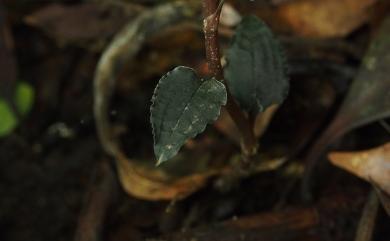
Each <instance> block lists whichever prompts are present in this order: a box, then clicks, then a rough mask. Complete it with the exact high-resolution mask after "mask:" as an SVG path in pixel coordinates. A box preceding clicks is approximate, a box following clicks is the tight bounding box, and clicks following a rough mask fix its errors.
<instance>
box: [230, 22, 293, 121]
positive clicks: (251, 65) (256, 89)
mask: <svg viewBox="0 0 390 241" xmlns="http://www.w3.org/2000/svg"><path fill="white" fill-rule="evenodd" d="M226 59H227V66H226V67H225V69H224V72H225V78H226V80H227V82H228V85H229V88H230V90H231V92H232V94H233V96H234V97H235V98H236V100H237V101H238V103H239V104H240V106H241V107H242V108H243V109H245V110H247V111H249V112H253V113H255V114H256V113H258V112H262V111H264V110H265V109H266V108H267V107H268V106H270V105H272V104H278V103H281V102H282V101H283V100H284V99H285V98H286V96H287V93H288V89H289V82H288V79H287V76H286V72H287V71H286V63H285V57H284V55H283V53H282V51H281V49H280V47H279V43H278V42H277V41H276V39H275V38H274V36H273V35H272V33H271V31H270V30H269V28H268V27H267V26H266V25H265V23H264V22H262V21H261V20H260V19H258V18H257V17H255V16H249V17H245V18H244V19H243V20H242V21H241V23H240V24H239V26H238V27H237V30H236V33H235V35H234V37H233V40H232V43H231V47H230V49H229V50H228V51H227V54H226Z"/></svg>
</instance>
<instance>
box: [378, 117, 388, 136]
mask: <svg viewBox="0 0 390 241" xmlns="http://www.w3.org/2000/svg"><path fill="white" fill-rule="evenodd" d="M379 124H381V126H382V127H383V129H385V130H386V131H387V133H389V134H390V125H389V123H387V122H386V121H385V120H384V119H382V120H380V121H379Z"/></svg>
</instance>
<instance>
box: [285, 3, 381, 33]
mask: <svg viewBox="0 0 390 241" xmlns="http://www.w3.org/2000/svg"><path fill="white" fill-rule="evenodd" d="M375 2H376V0H359V1H356V0H321V1H318V0H296V1H291V2H288V3H286V4H283V5H281V6H280V8H279V10H278V11H279V14H280V16H281V18H283V19H285V20H286V22H287V23H288V24H289V25H290V26H291V28H292V29H293V31H294V32H295V33H296V34H298V35H302V36H306V37H342V36H345V35H347V34H349V33H351V32H352V31H353V30H355V29H356V28H358V27H359V26H361V25H362V24H363V23H365V22H366V21H367V20H368V17H369V11H368V9H369V8H370V7H371V6H372V5H373V4H374V3H375Z"/></svg>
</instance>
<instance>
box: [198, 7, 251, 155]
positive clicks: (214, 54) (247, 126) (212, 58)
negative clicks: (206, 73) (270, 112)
mask: <svg viewBox="0 0 390 241" xmlns="http://www.w3.org/2000/svg"><path fill="white" fill-rule="evenodd" d="M222 4H223V1H221V2H219V3H218V0H204V1H203V15H204V20H203V32H204V36H205V48H206V58H207V63H208V66H209V69H210V72H211V74H212V76H213V77H215V78H216V79H218V80H224V76H223V71H222V66H221V56H220V49H219V41H218V25H219V16H220V13H221V8H222ZM226 89H227V95H228V101H227V104H226V109H227V111H228V112H229V115H230V117H231V118H232V119H233V121H234V122H235V124H236V125H237V127H238V129H239V130H240V131H241V133H242V143H241V150H242V152H243V154H244V157H245V158H246V159H250V157H251V156H253V155H255V154H256V152H257V140H256V137H255V136H254V132H253V123H251V122H250V121H249V120H248V118H246V117H245V115H244V113H243V112H242V111H241V110H240V108H239V107H238V105H237V103H236V102H235V100H234V98H233V96H232V95H231V93H230V91H229V88H228V86H227V87H226Z"/></svg>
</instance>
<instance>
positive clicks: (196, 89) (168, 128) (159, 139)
mask: <svg viewBox="0 0 390 241" xmlns="http://www.w3.org/2000/svg"><path fill="white" fill-rule="evenodd" d="M226 98H227V97H226V90H225V86H224V85H223V84H222V83H221V82H219V81H217V80H215V79H210V80H203V81H202V80H201V79H200V78H199V77H198V76H197V75H196V73H195V71H194V70H192V69H190V68H187V67H177V68H175V69H174V70H172V71H171V72H169V73H168V74H166V75H165V76H163V77H162V78H161V79H160V81H159V83H158V85H157V87H156V89H155V91H154V95H153V98H152V106H151V123H152V128H153V136H154V153H155V154H156V158H157V159H158V164H160V163H161V162H164V161H166V160H168V159H170V158H172V157H173V156H175V155H176V153H177V152H178V151H179V149H180V147H181V146H182V145H183V144H184V142H185V141H186V140H187V139H188V138H191V137H195V136H196V135H197V134H199V133H201V132H203V131H204V129H205V128H206V125H207V124H208V123H209V122H211V121H214V120H216V119H217V117H218V116H219V113H220V107H221V105H224V104H225V103H226Z"/></svg>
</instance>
